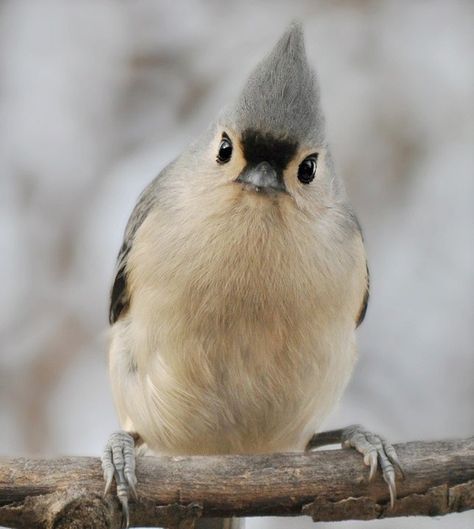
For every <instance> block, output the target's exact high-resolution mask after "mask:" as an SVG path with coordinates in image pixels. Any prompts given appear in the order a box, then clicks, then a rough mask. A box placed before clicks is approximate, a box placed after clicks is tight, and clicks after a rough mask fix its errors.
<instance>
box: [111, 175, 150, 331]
mask: <svg viewBox="0 0 474 529" xmlns="http://www.w3.org/2000/svg"><path fill="white" fill-rule="evenodd" d="M158 178H159V176H158V177H157V178H155V180H153V181H152V182H151V183H150V184H149V185H148V186H147V187H146V188H145V190H144V191H143V193H142V194H141V195H140V198H139V199H138V202H137V204H136V206H135V207H134V209H133V211H132V214H131V215H130V218H129V220H128V223H127V227H126V228H125V235H124V238H123V243H122V246H121V247H120V251H119V253H118V256H117V264H116V267H115V279H114V283H113V285H112V289H111V292H110V306H109V322H110V324H111V325H112V324H114V323H115V322H116V321H117V320H118V319H119V317H120V315H121V314H122V313H125V312H126V310H127V309H128V306H129V303H130V293H129V292H128V286H127V260H128V255H129V253H130V250H131V248H132V245H133V240H134V238H135V234H136V232H137V230H138V228H139V227H140V226H141V225H142V223H143V221H144V220H145V219H146V217H147V215H148V213H149V212H150V210H151V209H153V207H154V205H155V204H156V198H157V195H156V191H157V190H156V187H157V181H158Z"/></svg>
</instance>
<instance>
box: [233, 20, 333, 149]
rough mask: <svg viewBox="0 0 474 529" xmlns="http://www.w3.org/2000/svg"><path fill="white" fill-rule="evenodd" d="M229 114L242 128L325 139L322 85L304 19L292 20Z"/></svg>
mask: <svg viewBox="0 0 474 529" xmlns="http://www.w3.org/2000/svg"><path fill="white" fill-rule="evenodd" d="M227 117H228V118H230V119H231V121H232V123H233V125H234V126H235V127H236V128H237V129H238V130H241V131H242V130H246V129H256V130H261V131H264V132H269V133H271V134H273V135H275V136H280V137H283V136H284V137H290V138H292V139H294V140H296V141H298V142H304V141H308V140H312V141H321V140H322V137H323V134H324V130H323V129H324V120H323V117H322V114H321V110H320V106H319V89H318V84H317V81H316V79H315V76H314V74H313V72H312V70H311V68H310V66H309V64H308V60H307V57H306V52H305V46H304V35H303V29H302V26H301V24H300V23H295V22H294V23H292V24H291V25H290V27H289V28H288V29H287V30H286V31H285V33H284V34H283V35H282V37H281V38H280V39H279V41H278V42H277V43H276V45H275V46H274V48H273V49H272V51H271V52H270V53H269V54H268V55H267V56H266V57H265V58H264V59H263V60H262V61H261V62H260V63H259V64H258V65H257V67H256V68H255V70H254V71H253V72H252V74H251V75H250V77H249V79H248V80H247V83H246V85H245V86H244V89H243V90H242V92H241V94H240V97H239V98H238V100H237V102H236V104H235V105H234V106H233V107H231V110H230V113H228V115H227Z"/></svg>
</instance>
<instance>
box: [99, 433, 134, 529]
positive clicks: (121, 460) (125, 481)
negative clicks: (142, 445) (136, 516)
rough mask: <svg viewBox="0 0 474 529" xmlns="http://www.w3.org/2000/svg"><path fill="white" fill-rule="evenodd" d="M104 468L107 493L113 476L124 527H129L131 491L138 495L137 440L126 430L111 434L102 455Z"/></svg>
mask: <svg viewBox="0 0 474 529" xmlns="http://www.w3.org/2000/svg"><path fill="white" fill-rule="evenodd" d="M102 468H103V471H104V479H105V494H107V493H108V492H109V491H110V488H111V485H112V481H113V478H115V482H116V484H117V498H118V500H119V501H120V505H121V509H122V523H121V525H122V528H128V526H129V521H130V511H129V505H128V499H129V492H131V493H132V495H133V497H134V498H136V497H137V493H136V484H137V478H136V475H135V442H134V440H133V437H132V436H131V435H129V434H128V433H126V432H115V433H114V434H112V435H111V437H110V439H109V441H108V443H107V445H106V447H105V450H104V453H103V455H102Z"/></svg>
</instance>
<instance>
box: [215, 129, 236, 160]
mask: <svg viewBox="0 0 474 529" xmlns="http://www.w3.org/2000/svg"><path fill="white" fill-rule="evenodd" d="M231 156H232V142H231V141H230V138H229V136H227V134H226V133H225V132H224V134H222V139H221V142H220V143H219V152H218V153H217V161H218V162H219V163H227V162H228V161H229V160H230V157H231Z"/></svg>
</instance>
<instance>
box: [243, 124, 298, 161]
mask: <svg viewBox="0 0 474 529" xmlns="http://www.w3.org/2000/svg"><path fill="white" fill-rule="evenodd" d="M242 148H243V151H244V156H245V159H246V160H247V163H248V164H249V165H256V164H258V163H260V162H268V163H269V164H271V165H272V166H273V167H275V169H279V170H281V171H283V170H284V169H285V168H286V166H287V165H288V163H289V162H290V161H291V160H292V158H293V157H294V156H295V154H296V151H297V149H298V144H297V143H295V142H291V141H289V140H285V139H280V138H275V136H272V135H271V134H264V133H261V132H259V131H256V130H254V129H247V130H245V131H244V132H243V133H242Z"/></svg>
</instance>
